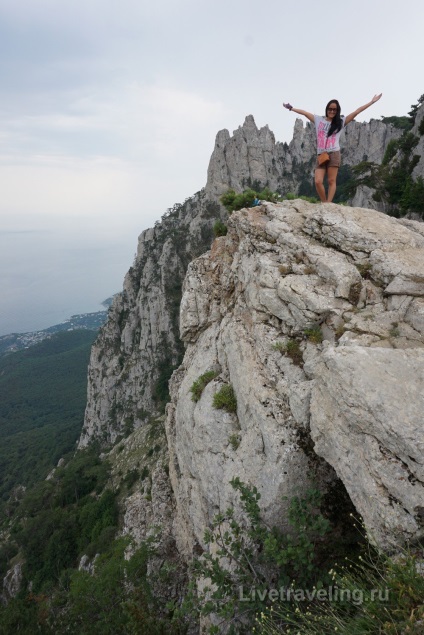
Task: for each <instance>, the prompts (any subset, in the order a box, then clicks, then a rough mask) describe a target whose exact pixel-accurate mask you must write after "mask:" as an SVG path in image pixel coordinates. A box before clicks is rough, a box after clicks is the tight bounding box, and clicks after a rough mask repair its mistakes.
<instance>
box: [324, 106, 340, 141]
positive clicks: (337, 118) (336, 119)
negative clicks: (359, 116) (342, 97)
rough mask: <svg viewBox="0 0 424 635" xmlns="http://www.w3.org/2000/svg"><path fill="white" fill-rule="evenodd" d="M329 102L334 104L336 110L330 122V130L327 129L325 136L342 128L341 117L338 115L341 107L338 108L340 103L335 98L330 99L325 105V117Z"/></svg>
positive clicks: (329, 135)
mask: <svg viewBox="0 0 424 635" xmlns="http://www.w3.org/2000/svg"><path fill="white" fill-rule="evenodd" d="M330 104H336V106H337V112H336V114H335V116H334V117H333V120H332V122H331V126H330V130H329V131H328V135H327V137H331V135H332V134H334V133H335V132H340V130H341V129H342V118H341V115H340V113H341V108H340V104H339V102H338V101H337V99H330V101H329V102H328V104H327V105H326V107H325V116H326V117H327V110H328V108H329V107H330Z"/></svg>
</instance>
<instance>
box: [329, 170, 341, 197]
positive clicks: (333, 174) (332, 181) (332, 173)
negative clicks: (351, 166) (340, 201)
mask: <svg viewBox="0 0 424 635" xmlns="http://www.w3.org/2000/svg"><path fill="white" fill-rule="evenodd" d="M338 171H339V168H328V170H327V179H328V197H327V201H328V202H329V203H330V202H331V201H332V200H333V198H334V195H335V193H336V187H337V172H338Z"/></svg>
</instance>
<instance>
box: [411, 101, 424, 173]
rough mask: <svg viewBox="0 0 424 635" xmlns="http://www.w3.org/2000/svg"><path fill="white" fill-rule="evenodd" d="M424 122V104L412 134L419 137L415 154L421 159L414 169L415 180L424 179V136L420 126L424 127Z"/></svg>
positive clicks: (418, 112) (420, 108)
mask: <svg viewBox="0 0 424 635" xmlns="http://www.w3.org/2000/svg"><path fill="white" fill-rule="evenodd" d="M423 120H424V104H421V106H420V107H419V108H418V111H417V116H416V117H415V124H414V127H413V128H412V130H411V132H412V133H413V134H415V135H416V136H417V137H419V141H418V145H417V147H416V148H415V149H414V154H417V155H418V156H419V157H420V160H419V162H418V163H417V165H416V166H415V168H414V171H413V173H412V176H413V178H414V180H416V179H417V178H418V177H422V178H424V134H421V133H420V130H419V128H420V126H422V125H424V124H423V123H422V122H423Z"/></svg>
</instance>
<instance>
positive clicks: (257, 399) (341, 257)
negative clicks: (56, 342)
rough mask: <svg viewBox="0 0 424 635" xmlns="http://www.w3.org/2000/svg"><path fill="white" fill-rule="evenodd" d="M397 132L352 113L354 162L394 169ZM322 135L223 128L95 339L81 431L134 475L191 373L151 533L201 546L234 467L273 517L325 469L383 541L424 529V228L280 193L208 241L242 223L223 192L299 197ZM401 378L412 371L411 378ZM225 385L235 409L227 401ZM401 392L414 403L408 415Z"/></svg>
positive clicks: (156, 475)
mask: <svg viewBox="0 0 424 635" xmlns="http://www.w3.org/2000/svg"><path fill="white" fill-rule="evenodd" d="M421 110H422V109H421ZM399 135H400V131H398V130H396V129H395V128H393V126H387V125H385V124H382V123H381V122H377V121H372V122H371V123H369V124H356V123H353V124H351V125H350V126H349V128H348V130H347V132H346V137H345V145H344V155H345V161H347V162H351V164H354V163H357V162H359V161H361V160H362V159H363V158H364V157H365V158H369V159H372V160H373V161H375V162H379V161H381V160H382V157H383V155H384V152H385V149H386V147H387V144H388V142H389V141H390V140H391V139H394V138H398V137H399ZM313 145H314V141H313V131H312V129H311V127H310V126H306V127H305V128H304V127H303V125H302V123H301V121H297V122H296V124H295V132H294V137H293V140H292V142H291V143H290V145H287V144H281V143H276V142H275V139H274V135H273V134H272V132H271V131H270V130H269V129H268V128H267V127H265V128H262V129H260V130H258V128H257V127H256V124H255V122H254V120H253V117H247V118H246V121H245V123H244V125H243V126H241V127H240V128H239V129H238V130H236V131H235V132H234V134H233V136H230V135H229V133H228V132H227V131H221V132H220V133H218V135H217V140H216V145H215V149H214V152H213V154H212V157H211V161H210V165H209V170H208V182H207V185H206V187H205V189H204V190H202V191H200V192H198V193H197V194H195V195H194V196H193V197H191V198H190V199H187V201H185V203H184V204H182V205H176V206H174V208H173V209H172V210H168V212H167V214H166V215H165V216H164V217H163V219H162V221H161V222H160V223H157V224H156V225H155V227H154V228H152V229H149V230H146V231H144V232H143V233H142V234H141V236H140V237H139V244H138V250H137V255H136V258H135V261H134V263H133V266H132V267H131V268H130V270H129V272H128V274H127V276H126V278H125V281H124V288H123V291H122V293H121V294H119V295H118V296H117V297H116V298H115V300H114V303H113V305H112V307H111V309H110V311H109V318H108V321H107V323H106V325H105V326H104V327H103V329H102V331H101V333H100V335H99V338H98V339H97V341H96V343H95V345H94V346H93V349H92V355H91V361H90V367H89V378H88V401H87V409H86V416H85V422H84V428H83V432H82V435H81V438H80V442H79V447H80V448H82V447H85V446H86V445H88V444H89V443H90V442H91V441H93V440H98V441H100V443H101V444H102V445H103V446H105V447H108V446H110V444H112V445H113V444H117V442H118V441H119V440H121V441H120V444H119V447H120V448H121V450H120V451H119V452H117V451H116V450H113V451H112V454H111V458H112V461H113V462H114V463H115V467H116V471H117V472H120V473H125V470H126V468H125V466H124V467H123V466H122V465H121V462H122V461H121V460H122V459H123V457H126V456H127V454H128V455H129V456H132V455H133V450H134V448H135V447H139V446H140V444H141V445H142V446H143V453H144V454H143V457H144V455H146V456H152V452H153V451H154V448H155V441H154V438H153V437H152V438H150V437H149V435H147V437H149V438H150V441H149V442H150V444H151V447H149V448H147V446H146V443H145V439H146V438H147V437H145V434H144V432H143V429H145V428H146V427H148V426H151V425H152V422H154V421H155V420H156V419H157V417H158V416H159V415H160V414H161V413H162V414H163V412H164V407H165V404H166V403H167V402H168V401H169V394H168V380H169V379H170V377H171V375H172V372H173V371H174V370H175V369H177V370H175V372H174V375H173V376H172V380H171V382H170V392H171V401H170V402H169V405H168V407H167V420H166V431H167V445H168V446H169V457H170V458H169V475H170V477H171V483H172V492H173V493H172V496H171V495H170V490H169V483H168V481H167V479H168V476H167V470H165V469H164V464H165V463H166V462H167V460H168V458H164V455H163V448H162V450H161V453H160V454H159V455H158V456H160V461H159V463H160V465H159V463H158V465H157V467H155V466H154V465H152V466H150V467H149V474H150V476H149V485H148V487H147V485H146V486H144V490H145V491H144V492H141V491H140V492H135V493H134V494H133V495H132V496H131V497H130V498H129V499H128V500H127V501H126V502H125V503H124V528H123V531H124V533H128V534H131V535H133V536H134V537H135V538H136V540H137V541H140V540H142V539H143V536H146V535H147V534H148V532H149V527H150V525H151V524H152V523H153V524H158V523H159V524H162V525H163V526H166V532H165V533H166V536H167V538H166V542H167V545H171V543H172V541H173V540H176V542H177V544H178V548H179V550H180V552H181V553H183V554H184V556H185V557H190V555H191V554H192V553H193V551H196V550H197V549H198V548H199V547H200V548H203V547H204V545H203V531H204V529H205V527H206V526H207V524H208V523H209V522H210V520H211V519H212V517H213V516H214V514H215V513H216V512H217V511H218V510H219V509H224V508H225V507H226V506H227V505H228V504H229V503H231V502H232V500H233V498H232V496H233V492H232V490H231V488H230V487H229V480H230V479H231V477H232V476H239V477H240V478H241V479H242V480H245V481H247V482H250V483H252V484H254V485H256V486H257V487H258V488H259V489H260V490H261V493H262V499H261V502H262V503H263V512H264V514H265V516H266V517H267V519H268V520H269V521H270V522H276V523H279V524H283V525H284V522H285V521H284V518H285V507H284V503H282V497H283V496H284V495H286V496H288V497H290V496H291V495H293V494H294V493H299V492H300V493H301V491H302V490H303V489H304V488H306V487H307V486H308V483H309V482H310V479H314V480H315V481H316V480H317V481H318V482H319V483H320V486H321V487H322V488H323V489H326V488H328V487H329V486H330V485H331V483H333V482H334V480H335V479H336V478H337V476H339V477H340V478H341V479H342V481H343V482H344V484H345V486H346V488H347V490H348V492H349V494H350V496H351V498H352V501H353V502H354V504H355V505H356V506H357V508H358V510H359V512H360V513H362V514H363V515H364V518H365V520H366V523H367V526H368V528H369V530H370V532H371V533H372V534H373V536H374V538H375V540H376V541H377V542H379V543H380V544H382V545H385V546H388V545H389V544H391V543H393V542H394V543H399V542H401V541H402V540H403V539H404V538H405V537H407V538H414V537H416V536H418V535H420V532H421V531H422V508H421V507H420V505H421V504H422V503H421V502H420V500H421V501H422V494H423V492H422V481H423V479H422V472H420V470H422V459H421V458H420V455H419V452H418V451H417V448H418V449H419V450H420V451H421V453H422V445H421V446H420V445H419V444H420V443H422V438H421V436H420V434H421V433H420V429H419V425H418V423H417V416H418V415H417V413H418V412H419V409H418V406H419V402H418V400H417V401H414V400H413V399H411V398H410V395H412V394H413V392H414V391H416V392H417V394H420V390H419V387H420V381H422V374H421V375H420V372H421V371H420V370H419V369H420V368H421V363H422V355H423V351H422V347H423V341H422V337H423V330H424V318H423V315H424V307H423V302H424V300H423V298H422V291H423V279H422V273H421V272H422V270H423V268H422V260H420V259H421V258H422V253H423V250H422V249H423V245H424V230H423V229H422V227H423V226H422V225H420V224H419V223H416V222H415V223H414V222H412V221H395V220H394V219H392V218H389V217H387V216H385V215H383V214H379V213H377V212H371V211H370V210H361V209H357V208H347V207H339V206H335V205H328V206H312V205H308V204H307V203H303V202H301V201H295V202H293V203H285V204H282V205H277V206H275V205H270V204H267V205H263V206H261V207H260V208H256V209H254V210H244V211H241V212H238V213H235V214H233V215H232V216H231V217H230V219H229V221H228V223H229V229H230V231H229V234H228V236H227V237H223V238H220V239H218V240H216V241H215V242H213V244H212V249H211V251H207V250H208V249H209V248H210V246H211V243H212V240H213V232H212V226H213V224H214V222H215V221H216V220H217V219H218V218H220V219H223V220H226V217H227V214H226V212H225V210H223V208H222V206H220V204H219V203H218V197H219V195H220V194H221V193H222V192H223V191H224V190H225V189H227V188H228V187H234V188H235V189H243V188H244V187H247V186H248V185H257V186H258V187H263V186H266V185H268V186H269V187H270V188H271V189H274V190H279V191H282V192H285V191H288V190H290V191H298V190H299V188H300V187H301V184H302V182H303V180H304V179H307V180H310V174H311V170H312V162H313ZM370 194H371V192H370V193H368V194H367V193H366V192H365V193H364V192H362V194H361V196H362V199H361V200H362V202H363V203H364V202H365V203H366V201H367V200H368V199H370ZM187 272H188V273H187ZM186 273H187V277H186V278H185V276H186ZM183 283H184V295H182V287H183ZM314 333H315V335H314ZM316 338H318V340H319V341H318V342H317V341H315V340H316ZM321 339H322V341H321ZM286 347H289V348H290V347H292V349H291V350H292V352H293V350H297V358H296V355H292V357H295V358H296V363H294V362H293V360H292V357H290V355H287V354H285V353H284V351H285V349H286ZM185 348H186V352H185V355H184V349H185ZM385 356H387V359H386V357H385ZM183 358H184V361H183ZM389 358H390V359H389ZM355 368H357V371H355V370H354V369H355ZM208 370H213V371H215V373H216V377H215V379H214V380H213V381H211V382H210V383H209V384H208V385H207V386H206V388H205V390H204V393H203V395H202V398H201V399H200V401H199V402H198V403H197V404H195V403H194V402H193V401H192V400H191V392H190V387H191V386H192V384H193V382H194V381H195V380H196V379H197V378H198V377H199V376H200V375H202V374H203V373H204V372H206V371H208ZM385 373H389V376H387V377H386V376H385ZM390 373H391V374H390ZM396 373H399V374H400V373H404V374H405V377H407V381H405V382H403V381H402V382H397V384H396V382H395V381H394V379H393V377H394V376H396ZM398 376H399V375H398ZM367 377H368V378H369V381H367ZM225 384H231V385H232V386H233V387H234V389H235V393H236V396H237V401H238V407H237V413H236V414H234V413H232V414H231V413H226V412H224V411H221V410H216V409H214V408H212V406H211V400H212V397H213V395H214V394H215V392H217V390H218V389H219V387H220V386H222V385H225ZM333 386H334V387H335V391H334V390H333ZM395 389H396V390H395ZM387 391H389V392H390V395H389V394H388V393H387ZM396 391H397V392H396ZM402 391H403V392H402ZM408 391H410V392H408ZM333 393H334V394H333ZM386 393H387V399H386V398H385V395H386ZM373 395H374V396H375V399H374V401H373V397H372V396H373ZM393 395H397V398H396V399H395V398H392V396H393ZM389 396H390V399H389ZM403 399H405V400H406V403H411V407H410V408H409V409H405V413H404V412H403V411H402V412H401V413H399V412H398V413H397V415H396V417H397V421H398V422H399V418H400V417H402V425H399V424H398V425H396V422H395V411H396V403H398V404H399V403H402V400H403ZM414 404H416V405H414ZM379 409H380V410H379ZM380 411H381V412H380ZM379 412H380V414H379ZM404 415H405V417H406V419H405V421H404V420H403V418H404ZM386 420H387V421H389V422H390V423H387V425H386V424H385V423H384V422H386ZM406 430H408V433H407V434H406V435H405V436H403V435H402V434H401V433H403V432H404V431H406ZM140 439H142V442H141V441H140ZM352 444H355V451H354V449H352V447H351V445H352ZM145 446H146V447H145ZM411 446H413V447H411ZM140 447H141V446H140ZM378 453H380V454H378ZM349 457H351V458H349ZM377 458H378V461H377ZM143 461H144V458H143ZM420 461H421V462H420ZM130 464H131V465H132V463H131V461H130ZM131 465H130V467H128V466H127V467H128V469H132V468H131ZM376 465H378V466H379V467H378V469H377V468H376ZM358 466H359V467H358ZM124 468H125V469H124ZM354 477H355V478H354ZM118 480H119V479H118ZM161 519H162V521H163V522H162V521H161ZM170 550H171V551H172V549H171V547H170Z"/></svg>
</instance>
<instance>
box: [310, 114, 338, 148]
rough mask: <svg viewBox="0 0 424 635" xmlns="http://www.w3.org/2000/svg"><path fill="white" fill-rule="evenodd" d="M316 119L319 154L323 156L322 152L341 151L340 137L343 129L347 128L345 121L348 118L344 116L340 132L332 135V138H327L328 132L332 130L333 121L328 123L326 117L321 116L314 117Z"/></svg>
mask: <svg viewBox="0 0 424 635" xmlns="http://www.w3.org/2000/svg"><path fill="white" fill-rule="evenodd" d="M314 119H315V130H316V133H317V154H321V153H322V152H329V153H330V152H337V150H340V142H339V140H340V135H341V133H342V130H343V128H344V127H345V119H346V117H345V116H344V115H342V117H341V119H342V127H341V130H340V131H339V132H335V133H333V134H332V135H331V137H327V134H328V131H329V130H330V126H331V121H327V119H326V118H325V117H321V115H314Z"/></svg>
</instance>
